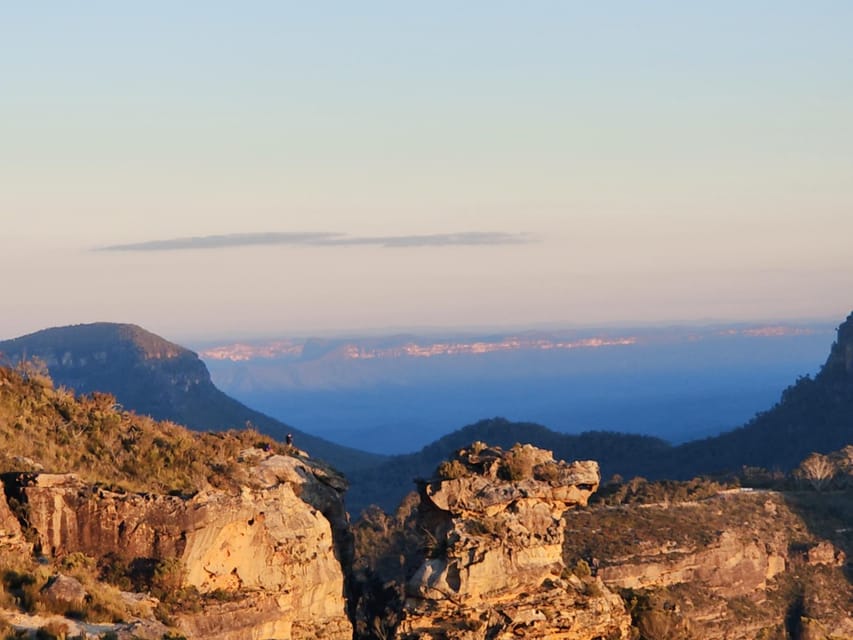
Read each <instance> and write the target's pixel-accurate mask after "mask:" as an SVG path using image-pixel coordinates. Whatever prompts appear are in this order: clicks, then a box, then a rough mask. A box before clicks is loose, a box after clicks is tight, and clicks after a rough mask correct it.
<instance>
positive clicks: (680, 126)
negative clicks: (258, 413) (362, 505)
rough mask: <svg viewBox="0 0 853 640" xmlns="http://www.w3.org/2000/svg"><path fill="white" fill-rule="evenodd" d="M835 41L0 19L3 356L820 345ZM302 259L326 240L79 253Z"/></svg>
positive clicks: (401, 8) (793, 19)
mask: <svg viewBox="0 0 853 640" xmlns="http://www.w3.org/2000/svg"><path fill="white" fill-rule="evenodd" d="M9 4H10V5H11V3H9ZM851 28H853V4H851V3H849V2H814V3H803V2H715V3H685V2H643V3H636V2H611V3H581V2H527V3H518V2H464V3H462V2H452V3H451V2H432V3H418V4H416V3H401V2H383V3H379V2H361V3H350V2H347V3H344V2H334V3H333V2H316V3H284V2H269V3H262V2H243V3H233V2H227V3H225V2H218V3H217V2H181V3H175V2H145V3H137V4H135V5H133V6H131V4H130V3H115V2H88V3H60V2H54V3H48V2H45V3H17V5H11V6H9V5H7V6H4V7H3V8H2V9H0V43H2V44H0V52H2V56H0V216H2V222H3V233H2V235H0V269H2V272H3V274H4V286H3V294H4V295H3V296H2V298H0V337H12V336H14V335H18V334H21V333H25V332H29V331H33V330H36V329H39V328H43V327H46V326H52V325H59V324H68V323H75V322H89V321H95V320H116V321H129V322H136V323H139V324H142V325H143V326H146V327H147V328H150V329H152V330H155V331H157V332H159V333H162V334H164V335H166V336H167V337H173V338H181V339H188V338H193V337H202V336H205V337H207V336H225V335H235V334H256V333H265V334H274V333H294V332H296V333H310V332H312V331H318V332H319V331H328V330H335V329H340V330H360V329H365V328H379V327H389V326H393V327H407V326H408V327H414V326H471V325H479V326H482V325H489V326H497V325H512V326H527V325H534V324H536V325H538V324H545V323H550V324H559V323H573V324H578V323H579V324H596V323H605V322H606V323H624V324H630V323H633V322H673V321H695V320H702V319H708V318H715V319H763V318H785V317H790V318H802V317H837V318H839V319H840V318H842V317H843V316H845V315H846V314H847V313H848V312H849V311H850V309H851V307H853V296H851V295H850V293H849V292H851V291H853V251H851V250H850V240H849V239H850V238H851V237H853V179H851V178H853V124H852V123H851V120H853V118H851V114H853V39H851V38H850V33H851ZM471 232H474V233H475V234H480V235H470V236H454V237H455V238H456V239H457V241H454V242H451V243H449V244H448V243H445V242H444V241H436V240H435V237H440V238H447V237H448V236H446V235H445V234H464V233H471ZM300 233H324V234H345V237H346V238H348V239H349V240H348V242H347V243H344V244H333V245H327V244H323V243H320V244H304V243H290V242H289V243H286V244H282V243H278V244H260V245H259V244H251V245H247V246H225V247H223V246H219V247H218V248H207V249H198V248H191V249H173V250H171V251H155V250H147V251H146V250H135V251H121V250H112V251H95V250H94V249H99V248H103V247H115V246H117V245H127V244H134V245H137V244H140V243H145V242H160V241H169V240H173V239H176V238H187V237H205V236H226V237H229V238H230V237H231V236H232V235H238V236H240V237H246V235H247V234H254V235H253V236H252V237H256V238H257V237H261V236H263V237H267V236H268V235H269V234H279V235H278V236H275V237H278V238H279V239H280V238H282V237H290V236H288V234H300ZM482 234H486V235H482ZM425 236H429V237H431V238H433V240H430V241H426V242H425V241H424V240H423V238H424V237H425ZM521 237H523V239H524V241H515V239H517V238H521ZM387 238H397V239H405V240H406V241H405V242H403V244H404V245H405V246H392V247H385V246H383V241H382V239H387ZM412 238H414V239H415V242H414V244H416V245H423V244H425V245H426V246H411V242H409V240H411V239H412ZM460 238H461V239H462V240H460ZM472 238H480V239H482V238H488V239H491V240H489V241H485V242H482V241H477V242H473V241H472V242H468V240H469V239H472ZM237 239H238V240H239V238H237ZM502 239H503V240H502ZM506 239H509V241H504V240H506ZM232 240H233V239H232ZM229 242H230V241H226V242H217V243H214V244H220V245H221V244H226V245H227V244H229ZM208 244H209V243H208ZM230 244H234V245H241V243H240V242H237V241H234V242H230ZM392 244H393V243H392Z"/></svg>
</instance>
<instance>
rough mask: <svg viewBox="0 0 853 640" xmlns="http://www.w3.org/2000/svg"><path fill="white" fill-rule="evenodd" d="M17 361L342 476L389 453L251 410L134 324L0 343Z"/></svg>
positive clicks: (192, 358)
mask: <svg viewBox="0 0 853 640" xmlns="http://www.w3.org/2000/svg"><path fill="white" fill-rule="evenodd" d="M0 354H2V357H3V358H4V359H5V360H6V361H7V362H9V363H16V362H19V361H21V360H25V359H30V358H34V357H35V358H38V359H40V360H42V361H44V363H45V364H46V365H47V367H48V370H49V372H50V376H51V377H52V378H53V380H54V382H55V384H57V385H63V386H66V387H69V388H71V389H74V390H75V391H77V392H78V393H91V392H92V391H103V392H107V393H111V394H113V395H114V396H115V397H116V399H117V400H118V401H119V402H120V403H121V404H122V405H124V407H125V408H127V409H131V410H133V411H136V412H138V413H143V414H146V415H150V416H152V417H154V418H156V419H159V420H172V421H174V422H177V423H179V424H183V425H186V426H188V427H191V428H193V429H198V430H222V429H230V428H237V429H239V428H244V427H245V426H246V425H247V424H251V425H252V426H254V427H255V428H257V429H258V430H259V431H261V432H263V433H266V434H268V435H271V436H273V437H274V438H276V439H278V440H284V438H285V436H286V435H287V434H288V433H292V434H293V435H294V438H295V442H296V444H297V445H298V446H300V447H302V448H305V449H308V450H310V451H311V453H312V455H314V456H316V457H319V458H322V459H324V460H326V461H327V462H329V463H331V464H333V465H334V466H336V467H337V468H338V469H341V470H342V471H352V470H355V469H358V468H360V467H362V466H371V465H373V464H376V463H377V462H379V461H380V460H381V459H382V456H378V455H375V454H370V453H366V452H362V451H357V450H355V449H350V448H348V447H343V446H340V445H337V444H334V443H332V442H329V441H327V440H324V439H322V438H318V437H316V436H313V435H310V434H308V433H304V432H302V431H299V430H297V429H294V428H293V427H291V426H289V425H287V424H284V423H282V422H280V421H278V420H275V419H273V418H270V417H269V416H267V415H264V414H263V413H260V412H258V411H255V410H253V409H250V408H249V407H247V406H245V405H243V404H241V403H240V402H238V401H237V400H234V399H233V398H231V397H229V396H227V395H226V394H224V393H223V392H222V391H220V390H219V389H217V388H216V387H215V386H214V384H213V383H212V382H211V380H210V374H209V373H208V370H207V367H206V366H205V365H204V363H203V362H202V361H201V360H200V359H199V357H198V356H197V355H196V354H195V353H194V352H192V351H190V350H188V349H185V348H184V347H181V346H179V345H176V344H174V343H171V342H168V341H167V340H164V339H163V338H161V337H159V336H157V335H154V334H153V333H150V332H148V331H146V330H144V329H142V328H141V327H138V326H136V325H133V324H114V323H107V322H101V323H94V324H82V325H75V326H69V327H58V328H53V329H45V330H43V331H38V332H36V333H32V334H29V335H26V336H22V337H20V338H15V339H14V340H5V341H2V342H0Z"/></svg>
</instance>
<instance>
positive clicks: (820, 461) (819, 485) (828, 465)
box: [796, 453, 835, 491]
mask: <svg viewBox="0 0 853 640" xmlns="http://www.w3.org/2000/svg"><path fill="white" fill-rule="evenodd" d="M796 475H797V477H799V478H801V479H802V480H804V481H805V482H808V483H809V484H810V485H811V486H812V488H814V490H815V491H821V490H823V489H824V488H825V487H826V485H827V484H829V481H830V480H832V478H833V476H835V465H834V464H833V462H832V460H830V459H829V457H828V456H825V455H823V454H821V453H812V454H811V455H810V456H809V457H808V458H806V459H805V460H803V461H802V462H801V463H800V466H799V467H798V468H797V471H796Z"/></svg>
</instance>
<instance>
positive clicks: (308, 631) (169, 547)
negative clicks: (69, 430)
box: [0, 450, 352, 640]
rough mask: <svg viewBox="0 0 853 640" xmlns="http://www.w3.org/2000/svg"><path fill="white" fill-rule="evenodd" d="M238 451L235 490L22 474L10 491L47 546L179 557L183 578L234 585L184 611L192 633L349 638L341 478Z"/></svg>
mask: <svg viewBox="0 0 853 640" xmlns="http://www.w3.org/2000/svg"><path fill="white" fill-rule="evenodd" d="M244 456H245V457H247V458H250V460H249V462H250V464H252V468H251V477H252V482H251V483H250V486H246V487H244V488H243V489H242V492H241V493H240V494H239V495H233V494H228V493H225V492H221V491H205V492H201V493H199V494H197V495H195V496H194V497H192V498H189V499H186V498H181V497H177V496H150V495H137V494H119V493H114V492H110V491H105V490H101V489H97V488H92V487H89V486H87V485H84V484H83V483H81V482H80V481H79V480H78V479H77V478H76V477H74V476H73V475H48V474H38V475H29V476H25V477H21V478H19V479H18V483H17V485H16V486H13V487H12V488H11V492H12V493H16V494H17V496H18V499H19V500H20V502H21V503H23V504H25V505H26V510H27V517H28V519H29V524H30V529H31V530H32V532H33V534H34V536H35V539H36V543H35V544H36V548H37V550H39V549H40V551H41V553H43V554H46V555H49V556H53V557H61V556H64V555H66V554H68V553H72V552H82V553H84V554H86V555H89V556H94V557H96V558H101V557H104V556H106V555H112V556H114V557H115V558H118V559H120V560H124V561H127V562H131V561H134V560H140V559H143V560H162V559H177V560H178V561H179V562H180V566H181V567H182V570H183V571H182V575H181V581H182V584H184V585H187V586H192V587H195V588H196V589H197V590H198V591H199V592H200V593H202V594H205V593H211V592H214V591H216V592H219V593H228V594H233V595H232V596H230V597H229V598H228V600H229V601H228V602H221V603H216V604H213V605H211V606H210V607H207V608H206V609H204V610H202V611H201V612H199V613H197V614H179V615H178V616H177V618H178V621H179V626H181V627H182V629H183V630H184V631H185V632H186V633H187V634H188V635H189V636H190V637H195V638H206V639H208V638H209V639H217V640H231V639H232V638H233V639H234V640H237V639H252V638H259V639H260V638H281V639H288V638H293V639H298V638H313V637H322V638H330V639H336V638H341V639H343V638H346V639H347V640H349V638H351V637H352V627H351V625H350V622H349V620H348V618H347V616H346V609H345V601H344V576H343V572H342V569H341V562H340V556H341V555H346V550H345V547H346V545H345V544H336V542H339V539H338V540H336V536H335V535H334V532H333V529H337V530H343V529H345V527H346V522H345V513H344V511H343V506H342V503H341V500H340V495H339V493H338V490H339V489H340V488H341V487H342V486H343V485H341V484H340V482H341V479H340V478H338V477H335V476H334V475H333V474H331V473H330V472H328V471H326V470H324V469H322V468H320V467H317V466H315V465H312V464H309V463H308V462H306V461H303V460H300V459H299V458H296V457H290V456H280V455H270V454H266V453H264V452H261V451H259V450H250V451H247V452H244ZM318 476H319V477H318ZM321 479H322V480H321ZM323 480H325V481H323ZM8 482H9V480H8V479H7V483H8ZM331 485H337V486H331ZM0 522H5V520H4V519H3V512H2V511H0ZM0 526H2V525H0ZM248 594H251V597H247V596H248Z"/></svg>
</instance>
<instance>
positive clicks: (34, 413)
mask: <svg viewBox="0 0 853 640" xmlns="http://www.w3.org/2000/svg"><path fill="white" fill-rule="evenodd" d="M256 445H269V446H270V447H271V448H273V449H275V450H278V451H279V452H281V453H287V451H288V448H287V447H285V446H284V445H281V444H279V443H276V442H275V441H274V440H272V439H271V438H269V437H267V436H264V435H261V434H260V433H258V432H257V431H254V430H253V429H246V430H243V431H227V432H220V433H198V432H194V431H190V430H189V429H186V428H185V427H181V426H179V425H177V424H174V423H172V422H157V421H155V420H153V419H151V418H149V417H146V416H140V415H136V414H135V413H131V412H128V411H123V410H121V408H120V407H119V406H118V405H117V404H116V401H115V398H114V397H113V396H111V395H109V394H104V393H92V394H90V395H87V396H80V397H77V396H75V395H74V394H73V393H72V392H71V391H69V390H67V389H65V388H63V387H59V388H55V387H54V386H53V383H52V382H51V380H50V378H48V377H47V376H46V375H44V374H42V373H39V372H37V371H36V372H34V371H33V370H32V368H31V367H19V368H18V369H16V370H13V369H9V368H4V367H0V472H8V471H40V470H44V471H47V472H51V473H64V472H74V473H76V474H78V475H79V476H80V478H81V479H83V480H85V481H87V482H91V483H102V484H106V485H109V486H113V487H117V488H123V489H126V490H130V491H152V492H162V493H167V492H176V493H182V494H191V493H193V492H196V491H198V490H200V489H202V488H204V487H208V486H216V487H222V488H225V487H236V486H237V484H238V482H239V480H240V477H241V465H240V464H239V463H238V462H237V458H238V454H239V451H240V450H241V449H244V448H246V447H250V446H256Z"/></svg>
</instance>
